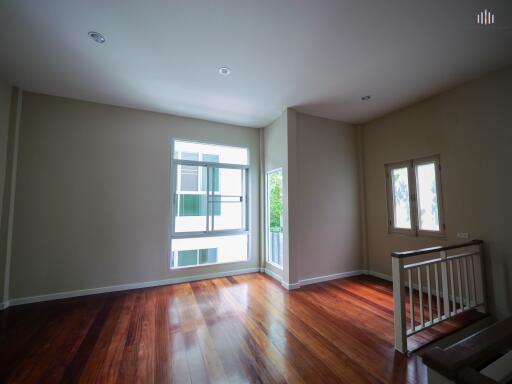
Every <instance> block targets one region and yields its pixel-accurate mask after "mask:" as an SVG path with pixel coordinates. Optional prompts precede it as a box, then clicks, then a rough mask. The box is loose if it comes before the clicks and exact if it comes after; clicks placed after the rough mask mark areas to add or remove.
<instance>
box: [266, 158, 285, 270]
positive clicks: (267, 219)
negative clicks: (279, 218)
mask: <svg viewBox="0 0 512 384" xmlns="http://www.w3.org/2000/svg"><path fill="white" fill-rule="evenodd" d="M276 172H281V175H282V174H283V168H276V169H273V170H271V171H268V172H267V173H266V174H265V262H266V263H268V264H270V265H272V266H273V267H275V268H277V269H280V270H283V265H279V264H276V263H274V262H272V261H271V260H270V205H269V187H268V181H269V176H270V175H271V174H273V173H276ZM282 188H283V186H281V193H282V191H283V190H282ZM283 216H284V212H283ZM283 232H284V229H283ZM283 241H284V239H283ZM283 264H284V255H283Z"/></svg>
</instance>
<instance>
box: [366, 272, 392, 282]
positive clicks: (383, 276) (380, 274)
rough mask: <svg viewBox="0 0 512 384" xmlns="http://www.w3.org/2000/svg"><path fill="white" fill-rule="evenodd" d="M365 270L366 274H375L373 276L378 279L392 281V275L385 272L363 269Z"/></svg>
mask: <svg viewBox="0 0 512 384" xmlns="http://www.w3.org/2000/svg"><path fill="white" fill-rule="evenodd" d="M365 272H366V274H367V275H370V276H375V277H378V278H380V279H383V280H387V281H393V277H392V276H390V275H386V274H385V273H380V272H376V271H365Z"/></svg>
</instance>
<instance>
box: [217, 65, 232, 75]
mask: <svg viewBox="0 0 512 384" xmlns="http://www.w3.org/2000/svg"><path fill="white" fill-rule="evenodd" d="M219 73H220V74H221V75H222V76H228V75H231V69H229V68H228V67H220V68H219Z"/></svg>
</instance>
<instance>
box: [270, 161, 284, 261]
mask: <svg viewBox="0 0 512 384" xmlns="http://www.w3.org/2000/svg"><path fill="white" fill-rule="evenodd" d="M282 189H283V172H282V171H281V170H279V171H274V172H270V173H268V174H267V210H268V211H267V220H268V222H267V237H268V240H267V241H268V245H267V246H268V248H267V249H268V255H267V260H268V261H270V262H272V263H274V264H277V265H279V266H282V265H283V191H282Z"/></svg>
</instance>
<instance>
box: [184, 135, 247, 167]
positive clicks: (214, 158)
mask: <svg viewBox="0 0 512 384" xmlns="http://www.w3.org/2000/svg"><path fill="white" fill-rule="evenodd" d="M182 152H188V153H196V154H201V157H202V159H203V161H211V162H219V163H225V164H239V165H248V164H249V151H248V150H247V148H240V147H228V146H225V145H214V144H204V143H193V142H189V141H179V140H176V141H175V142H174V158H175V159H179V158H180V157H179V153H182ZM208 156H210V158H209V159H208V158H207V157H208ZM181 158H182V159H183V157H181Z"/></svg>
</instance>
